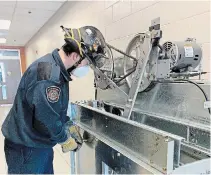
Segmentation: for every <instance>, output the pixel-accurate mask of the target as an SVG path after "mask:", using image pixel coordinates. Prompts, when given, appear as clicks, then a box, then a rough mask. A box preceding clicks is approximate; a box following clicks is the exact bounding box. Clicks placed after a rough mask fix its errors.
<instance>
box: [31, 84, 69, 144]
mask: <svg viewBox="0 0 211 175" xmlns="http://www.w3.org/2000/svg"><path fill="white" fill-rule="evenodd" d="M28 95H32V96H33V97H32V106H33V108H34V121H33V122H34V129H36V130H37V131H38V132H39V133H41V134H43V135H46V136H47V137H48V138H49V139H50V140H52V142H55V143H61V142H65V141H66V140H67V139H68V135H67V132H66V131H65V127H64V125H65V118H66V114H64V112H63V111H62V97H61V96H62V95H61V88H60V86H59V85H58V84H56V83H54V82H52V81H48V80H44V81H40V82H38V83H36V85H35V86H34V88H33V90H32V94H28Z"/></svg>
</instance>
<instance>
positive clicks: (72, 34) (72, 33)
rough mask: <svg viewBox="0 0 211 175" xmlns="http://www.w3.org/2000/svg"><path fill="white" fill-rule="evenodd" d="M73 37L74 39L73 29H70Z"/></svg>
mask: <svg viewBox="0 0 211 175" xmlns="http://www.w3.org/2000/svg"><path fill="white" fill-rule="evenodd" d="M70 31H71V34H72V37H73V38H74V33H73V29H70Z"/></svg>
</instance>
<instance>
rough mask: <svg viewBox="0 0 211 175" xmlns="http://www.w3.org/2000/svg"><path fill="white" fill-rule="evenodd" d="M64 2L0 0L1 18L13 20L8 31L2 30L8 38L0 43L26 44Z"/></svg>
mask: <svg viewBox="0 0 211 175" xmlns="http://www.w3.org/2000/svg"><path fill="white" fill-rule="evenodd" d="M64 2H65V0H61V1H19V0H16V1H6V0H5V1H1V0H0V19H4V20H11V25H10V29H9V30H8V31H7V30H0V37H4V38H6V39H7V42H6V43H5V44H0V45H6V46H24V45H25V44H26V43H27V42H28V41H29V40H30V39H31V38H32V36H33V35H34V34H36V33H37V31H38V30H39V29H40V28H41V27H42V26H43V25H44V24H45V23H46V22H47V21H48V20H49V19H50V17H51V16H52V15H53V14H54V13H55V12H56V11H57V10H58V9H59V8H60V7H61V6H62V4H63V3H64ZM29 11H30V12H31V13H30V14H29Z"/></svg>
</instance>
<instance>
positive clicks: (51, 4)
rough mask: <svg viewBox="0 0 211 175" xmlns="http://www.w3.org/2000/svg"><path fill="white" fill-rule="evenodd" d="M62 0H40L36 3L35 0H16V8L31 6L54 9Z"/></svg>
mask: <svg viewBox="0 0 211 175" xmlns="http://www.w3.org/2000/svg"><path fill="white" fill-rule="evenodd" d="M62 4H63V2H60V1H42V2H41V3H38V2H36V1H34V2H33V1H31V2H30V1H18V2H17V8H31V9H42V10H52V11H56V10H57V9H58V8H59V7H60V6H61V5H62Z"/></svg>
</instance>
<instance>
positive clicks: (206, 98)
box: [177, 79, 210, 114]
mask: <svg viewBox="0 0 211 175" xmlns="http://www.w3.org/2000/svg"><path fill="white" fill-rule="evenodd" d="M177 81H187V82H189V83H191V84H194V85H195V86H196V87H198V88H199V89H200V90H201V92H202V93H203V94H204V97H205V100H206V101H209V98H208V97H207V94H206V93H205V92H204V90H203V89H202V88H201V87H200V86H199V85H198V84H197V83H195V82H193V81H191V80H186V79H184V80H183V79H181V80H177ZM207 109H208V112H209V114H210V108H207Z"/></svg>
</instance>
